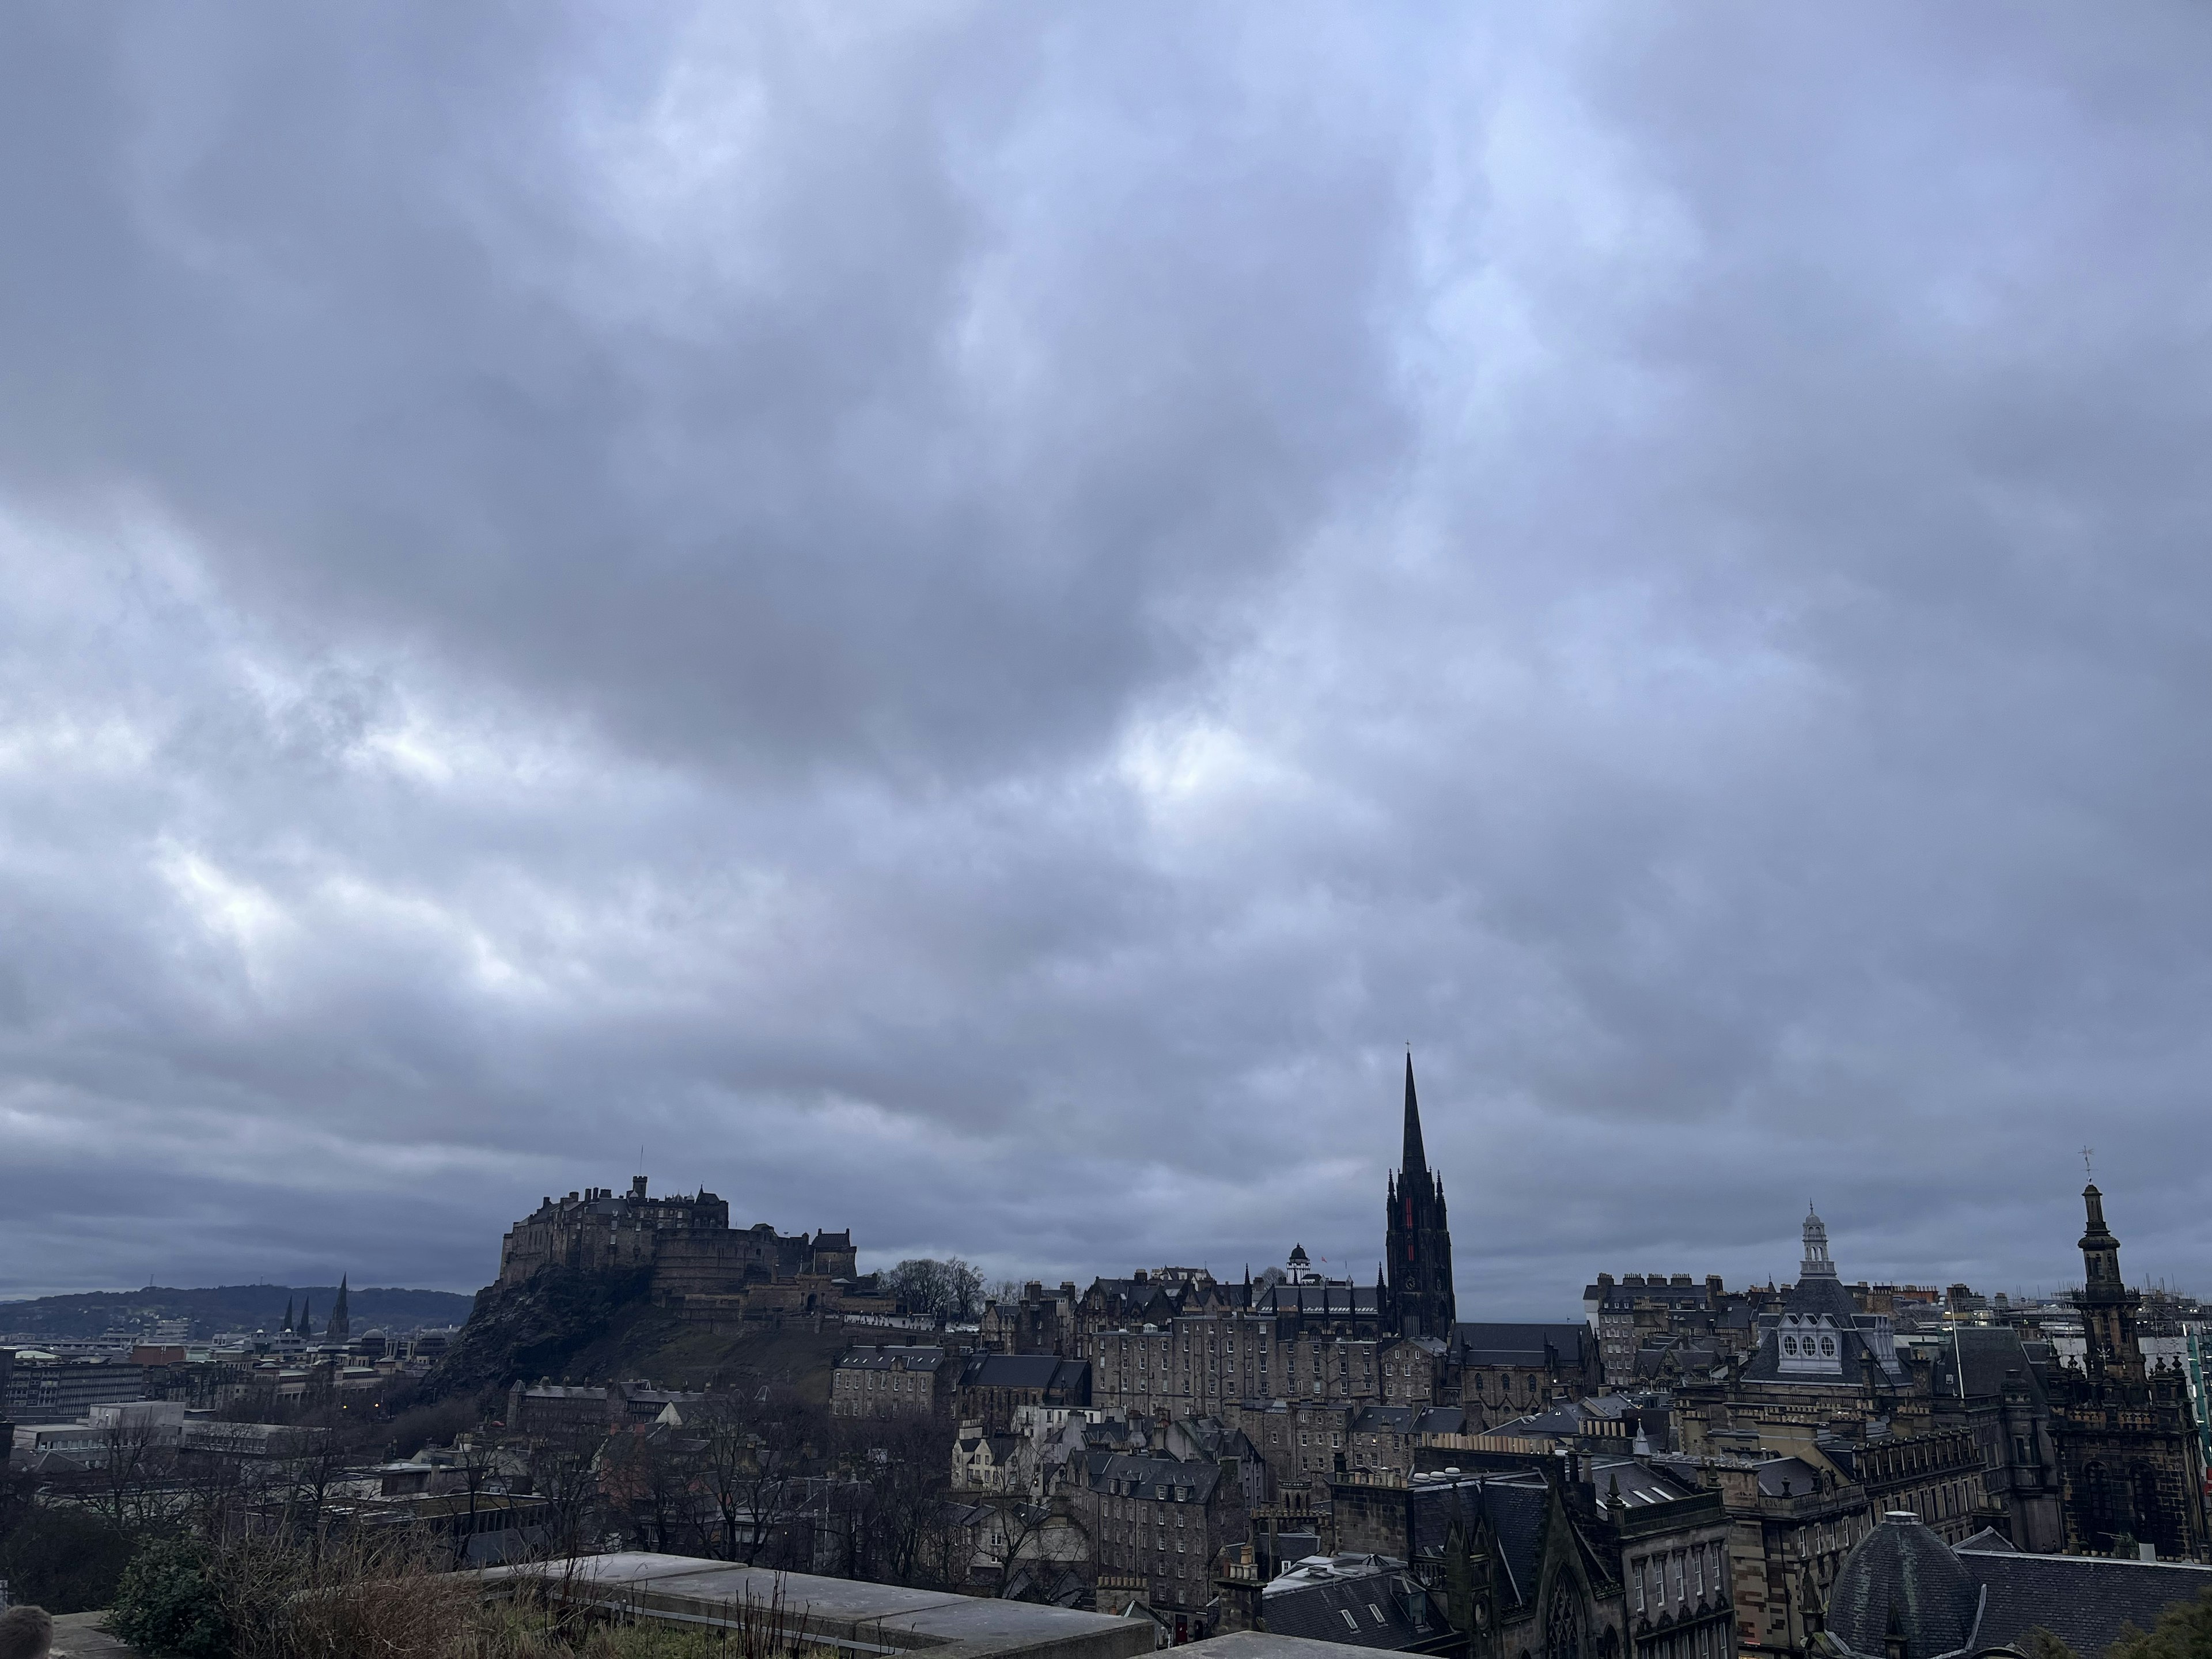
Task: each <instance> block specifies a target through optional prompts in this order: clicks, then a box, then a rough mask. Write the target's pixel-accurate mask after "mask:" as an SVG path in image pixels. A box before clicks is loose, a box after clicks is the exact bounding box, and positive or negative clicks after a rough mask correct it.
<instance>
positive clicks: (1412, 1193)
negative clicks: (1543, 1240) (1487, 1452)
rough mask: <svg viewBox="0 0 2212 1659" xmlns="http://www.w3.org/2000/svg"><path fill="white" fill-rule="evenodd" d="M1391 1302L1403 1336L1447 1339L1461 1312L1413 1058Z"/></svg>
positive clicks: (1390, 1224) (1388, 1245)
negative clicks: (1425, 1143) (1423, 1133)
mask: <svg viewBox="0 0 2212 1659" xmlns="http://www.w3.org/2000/svg"><path fill="white" fill-rule="evenodd" d="M1383 1237H1384V1251H1385V1259H1386V1260H1387V1261H1388V1263H1389V1301H1388V1303H1387V1304H1386V1305H1385V1306H1384V1307H1383V1310H1382V1312H1383V1317H1384V1319H1385V1321H1386V1322H1388V1324H1389V1328H1390V1329H1391V1330H1392V1331H1394V1332H1395V1333H1397V1334H1399V1335H1401V1336H1434V1337H1448V1336H1449V1335H1450V1334H1451V1328H1452V1321H1453V1320H1454V1319H1455V1318H1456V1317H1457V1316H1458V1309H1457V1306H1456V1304H1455V1303H1454V1301H1453V1299H1452V1256H1451V1231H1450V1229H1449V1226H1448V1225H1446V1222H1445V1219H1444V1188H1443V1182H1441V1181H1440V1180H1438V1179H1437V1177H1436V1176H1434V1175H1433V1174H1431V1172H1430V1170H1429V1159H1428V1154H1427V1152H1425V1150H1424V1149H1423V1147H1422V1146H1421V1106H1420V1102H1419V1100H1418V1099H1416V1098H1415V1097H1414V1094H1413V1055H1411V1054H1407V1056H1406V1147H1405V1154H1404V1161H1403V1164H1402V1165H1401V1168H1400V1169H1399V1170H1398V1174H1397V1176H1396V1178H1395V1179H1394V1180H1393V1181H1392V1182H1390V1188H1389V1218H1388V1221H1387V1223H1386V1225H1385V1228H1384V1233H1383Z"/></svg>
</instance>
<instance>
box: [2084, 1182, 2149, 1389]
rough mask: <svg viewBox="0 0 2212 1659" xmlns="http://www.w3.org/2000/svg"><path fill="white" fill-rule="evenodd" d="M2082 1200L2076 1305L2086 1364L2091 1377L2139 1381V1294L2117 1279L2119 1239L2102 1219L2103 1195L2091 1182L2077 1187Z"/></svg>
mask: <svg viewBox="0 0 2212 1659" xmlns="http://www.w3.org/2000/svg"><path fill="white" fill-rule="evenodd" d="M2081 1201H2082V1203H2083V1204H2085V1205H2086V1206H2087V1207H2088V1212H2089V1217H2088V1219H2089V1225H2088V1226H2087V1229H2086V1230H2085V1231H2083V1232H2082V1234H2081V1273H2082V1279H2081V1296H2080V1297H2078V1298H2077V1299H2076V1302H2075V1305H2076V1306H2077V1307H2079V1308H2080V1309H2081V1335H2082V1338H2083V1344H2082V1346H2083V1352H2082V1358H2083V1359H2084V1360H2085V1361H2086V1362H2087V1365H2086V1369H2087V1371H2088V1374H2089V1379H2090V1381H2092V1382H2096V1381H2098V1380H2100V1379H2101V1378H2103V1377H2106V1376H2110V1377H2112V1378H2113V1379H2114V1380H2115V1381H2117V1382H2124V1383H2141V1382H2142V1381H2143V1380H2144V1378H2143V1357H2142V1343H2141V1342H2140V1341H2139V1340H2137V1339H2136V1310H2137V1309H2138V1308H2140V1307H2141V1306H2142V1293H2141V1292H2140V1291H2131V1290H2130V1289H2128V1287H2127V1286H2126V1285H2123V1284H2122V1283H2121V1282H2120V1241H2119V1240H2118V1239H2117V1238H2114V1237H2112V1229H2111V1228H2109V1227H2107V1226H2106V1225H2105V1195H2104V1194H2102V1193H2100V1192H2099V1191H2098V1190H2097V1183H2096V1182H2090V1183H2089V1184H2088V1185H2087V1187H2084V1188H2082V1189H2081Z"/></svg>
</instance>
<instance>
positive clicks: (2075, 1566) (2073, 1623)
mask: <svg viewBox="0 0 2212 1659" xmlns="http://www.w3.org/2000/svg"><path fill="white" fill-rule="evenodd" d="M2208 1586H2212V1567H2200V1566H2194V1565H2188V1564H2185V1563H2183V1562H2179V1561H2118V1560H2110V1559H2106V1558H2104V1557H2101V1556H2093V1555H2027V1554H2023V1553H2021V1552H2020V1551H2019V1550H2016V1549H2015V1548H2014V1547H2012V1545H2011V1544H2010V1543H2008V1542H2007V1541H2005V1540H2004V1539H2002V1538H2001V1537H1999V1536H1998V1535H1996V1534H1994V1533H1991V1532H1989V1531H1987V1530H1984V1531H1983V1532H1979V1533H1977V1534H1974V1536H1973V1537H1972V1538H1970V1539H1968V1540H1967V1541H1966V1542H1965V1543H1964V1544H1961V1545H1960V1546H1959V1547H1958V1548H1957V1549H1955V1550H1953V1549H1951V1548H1948V1547H1946V1546H1945V1545H1944V1543H1943V1541H1942V1539H1940V1538H1939V1537H1937V1536H1936V1534H1935V1533H1934V1532H1933V1531H1931V1530H1930V1529H1929V1528H1927V1527H1926V1526H1924V1525H1923V1524H1921V1523H1920V1522H1918V1520H1917V1518H1915V1517H1913V1516H1886V1517H1885V1518H1884V1519H1883V1522H1882V1524H1881V1525H1880V1526H1878V1527H1876V1528H1874V1530H1873V1531H1871V1532H1869V1534H1867V1535H1866V1536H1865V1537H1864V1538H1863V1539H1862V1540H1861V1541H1859V1542H1858V1544H1857V1546H1856V1547H1854V1548H1853V1549H1852V1551H1851V1553H1850V1555H1849V1556H1848V1557H1847V1558H1846V1559H1845V1560H1844V1566H1843V1570H1842V1571H1840V1572H1838V1574H1837V1575H1836V1583H1835V1588H1834V1589H1832V1591H1831V1592H1830V1595H1829V1598H1828V1614H1827V1626H1828V1631H1829V1633H1830V1634H1831V1635H1832V1636H1834V1637H1835V1638H1836V1639H1837V1640H1838V1641H1839V1642H1841V1643H1842V1644H1844V1646H1845V1647H1847V1648H1848V1649H1850V1651H1851V1652H1852V1653H1854V1654H1860V1655H1864V1656H1867V1659H1881V1655H1882V1654H1884V1653H1885V1652H1886V1651H1887V1642H1888V1638H1889V1636H1890V1634H1891V1632H1892V1631H1893V1629H1894V1630H1895V1631H1896V1632H1898V1633H1899V1634H1901V1635H1902V1636H1903V1637H1904V1638H1905V1655H1906V1659H1940V1656H1943V1655H1947V1654H1952V1653H1955V1652H1957V1651H1958V1650H1960V1649H1961V1648H1965V1647H1967V1646H1969V1645H1971V1646H1972V1647H1974V1648H1977V1649H1986V1648H1992V1647H1998V1646H2012V1647H2019V1648H2024V1646H2025V1643H2026V1638H2027V1632H2029V1631H2031V1630H2033V1629H2036V1628H2038V1627H2040V1628H2041V1629H2044V1630H2046V1631H2049V1632H2051V1634H2052V1635H2053V1636H2056V1637H2057V1638H2058V1639H2059V1640H2060V1641H2062V1642H2063V1643H2064V1644H2066V1645H2067V1646H2068V1647H2069V1648H2071V1649H2073V1650H2074V1651H2075V1653H2077V1654H2081V1655H2083V1656H2085V1659H2087V1656H2093V1655H2095V1654H2098V1653H2100V1652H2102V1651H2103V1650H2105V1649H2106V1647H2108V1646H2109V1645H2111V1644H2112V1641H2113V1640H2114V1638H2117V1637H2118V1635H2119V1633H2120V1627H2121V1626H2123V1625H2127V1624H2133V1625H2134V1626H2136V1627H2137V1628H2138V1629H2141V1630H2148V1629H2149V1628H2150V1627H2151V1626H2153V1625H2154V1624H2156V1623H2157V1622H2158V1619H2159V1615H2160V1613H2163V1612H2164V1611H2165V1610H2166V1608H2167V1607H2170V1606H2172V1604H2173V1603H2174V1602H2176V1601H2193V1600H2194V1599H2196V1597H2197V1596H2198V1595H2202V1594H2203V1591H2204V1590H2205V1589H2206V1588H2207V1587H2208Z"/></svg>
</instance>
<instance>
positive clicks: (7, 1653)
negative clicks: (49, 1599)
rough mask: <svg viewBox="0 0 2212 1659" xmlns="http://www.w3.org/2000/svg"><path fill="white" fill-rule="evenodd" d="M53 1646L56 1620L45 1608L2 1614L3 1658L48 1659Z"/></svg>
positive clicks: (0, 1647) (0, 1642)
mask: <svg viewBox="0 0 2212 1659" xmlns="http://www.w3.org/2000/svg"><path fill="white" fill-rule="evenodd" d="M53 1645H54V1621H53V1620H52V1619H49V1618H48V1617H47V1616H46V1609H45V1608H44V1607H10V1608H9V1609H8V1611H7V1612H5V1613H0V1659H46V1655H47V1653H48V1652H49V1651H50V1650H52V1647H53Z"/></svg>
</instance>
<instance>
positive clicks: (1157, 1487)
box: [1090, 1452, 1221, 1504]
mask: <svg viewBox="0 0 2212 1659" xmlns="http://www.w3.org/2000/svg"><path fill="white" fill-rule="evenodd" d="M1090 1479H1091V1490H1092V1491H1093V1492H1108V1491H1110V1490H1111V1489H1112V1488H1113V1486H1114V1485H1115V1483H1116V1482H1121V1483H1125V1484H1127V1485H1128V1486H1131V1487H1132V1488H1133V1490H1132V1491H1131V1492H1129V1494H1128V1495H1129V1496H1130V1497H1133V1498H1152V1499H1153V1500H1154V1501H1156V1502H1164V1503H1170V1504H1203V1503H1205V1502H1206V1500H1207V1499H1209V1498H1212V1496H1213V1489H1214V1487H1215V1486H1217V1485H1218V1484H1219V1483H1220V1480H1221V1466H1220V1465H1219V1464H1218V1463H1182V1462H1177V1461H1176V1459H1174V1458H1172V1457H1146V1456H1142V1455H1135V1454H1132V1453H1128V1452H1115V1453H1113V1454H1111V1455H1109V1456H1108V1457H1106V1458H1105V1459H1104V1460H1103V1462H1094V1463H1093V1464H1092V1465H1091V1470H1090Z"/></svg>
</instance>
